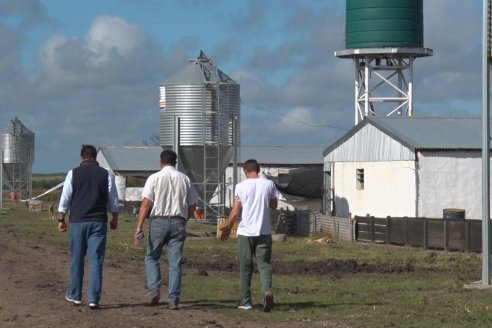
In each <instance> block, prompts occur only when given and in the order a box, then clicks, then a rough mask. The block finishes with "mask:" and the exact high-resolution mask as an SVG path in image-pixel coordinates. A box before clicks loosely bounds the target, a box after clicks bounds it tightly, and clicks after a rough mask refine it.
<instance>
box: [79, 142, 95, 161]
mask: <svg viewBox="0 0 492 328" xmlns="http://www.w3.org/2000/svg"><path fill="white" fill-rule="evenodd" d="M80 157H82V158H83V159H89V158H96V157H97V150H96V147H94V146H92V145H82V149H81V150H80Z"/></svg>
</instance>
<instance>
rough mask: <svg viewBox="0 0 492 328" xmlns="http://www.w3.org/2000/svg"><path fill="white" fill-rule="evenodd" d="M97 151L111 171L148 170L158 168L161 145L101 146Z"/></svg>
mask: <svg viewBox="0 0 492 328" xmlns="http://www.w3.org/2000/svg"><path fill="white" fill-rule="evenodd" d="M99 151H100V152H102V154H103V155H104V158H105V159H106V160H107V161H108V164H109V165H110V167H111V169H112V170H113V171H120V172H122V171H150V172H152V171H153V172H155V171H158V170H159V169H160V163H159V161H160V154H161V151H162V148H161V147H148V146H101V147H100V148H99Z"/></svg>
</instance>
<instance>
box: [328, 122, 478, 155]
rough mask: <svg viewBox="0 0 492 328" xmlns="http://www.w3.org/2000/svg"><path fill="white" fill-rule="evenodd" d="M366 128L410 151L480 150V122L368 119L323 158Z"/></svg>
mask: <svg viewBox="0 0 492 328" xmlns="http://www.w3.org/2000/svg"><path fill="white" fill-rule="evenodd" d="M366 125H372V126H374V127H375V128H377V129H379V130H381V131H382V132H383V133H385V134H387V135H388V136H389V137H391V138H393V139H394V140H396V141H398V142H400V143H401V144H402V145H403V146H405V147H407V148H408V149H410V150H412V151H414V150H418V149H428V150H432V149H435V150H451V149H470V150H476V149H481V148H482V120H481V119H480V118H442V117H439V118H438V117H435V118H432V117H417V118H416V117H412V118H395V117H369V118H366V119H364V120H363V121H362V122H360V123H359V124H357V125H356V126H354V127H353V128H352V129H351V130H350V131H348V132H347V133H346V134H345V135H344V136H342V137H341V138H340V139H338V140H337V141H335V142H334V143H333V144H331V145H330V146H329V147H328V148H326V149H325V150H324V151H323V154H324V155H325V156H326V155H328V154H329V153H331V152H333V151H334V150H335V149H336V148H338V147H340V146H341V145H342V144H343V143H345V142H346V141H347V140H349V139H350V138H352V136H354V135H355V134H358V133H359V131H360V130H361V129H363V128H364V127H365V126H366ZM371 140H372V139H367V140H364V141H362V140H361V142H371ZM372 141H373V140H372Z"/></svg>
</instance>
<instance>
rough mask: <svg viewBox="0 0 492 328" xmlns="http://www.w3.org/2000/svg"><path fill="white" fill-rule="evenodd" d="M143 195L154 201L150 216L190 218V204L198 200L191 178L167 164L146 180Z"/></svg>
mask: <svg viewBox="0 0 492 328" xmlns="http://www.w3.org/2000/svg"><path fill="white" fill-rule="evenodd" d="M142 197H145V198H147V199H149V200H151V201H152V202H153V203H154V205H153V207H152V211H151V212H150V216H181V217H183V218H185V219H188V206H190V205H193V204H196V203H197V202H198V194H197V192H196V190H195V188H194V187H193V185H192V184H191V181H190V179H189V178H188V177H187V176H186V175H185V174H183V173H181V172H179V171H178V170H176V168H175V167H173V166H165V167H163V168H162V169H161V170H160V171H159V172H156V173H154V174H152V175H151V176H150V177H149V178H148V179H147V181H146V182H145V186H144V188H143V191H142Z"/></svg>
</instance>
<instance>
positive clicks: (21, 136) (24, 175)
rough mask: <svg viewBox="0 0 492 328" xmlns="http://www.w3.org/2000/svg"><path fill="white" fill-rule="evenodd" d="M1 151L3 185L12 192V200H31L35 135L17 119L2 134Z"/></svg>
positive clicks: (0, 136)
mask: <svg viewBox="0 0 492 328" xmlns="http://www.w3.org/2000/svg"><path fill="white" fill-rule="evenodd" d="M0 149H1V151H2V156H1V157H2V174H3V176H2V183H3V186H6V188H7V189H9V190H10V200H11V201H15V200H17V199H29V198H31V196H32V165H33V163H34V133H32V132H31V131H30V130H29V129H28V128H26V127H25V126H24V125H23V124H22V122H21V121H20V120H19V119H18V118H17V117H15V118H14V119H13V120H11V121H10V125H9V126H8V127H7V128H6V129H4V130H3V131H2V133H1V134H0ZM3 186H2V190H5V189H4V188H3Z"/></svg>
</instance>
